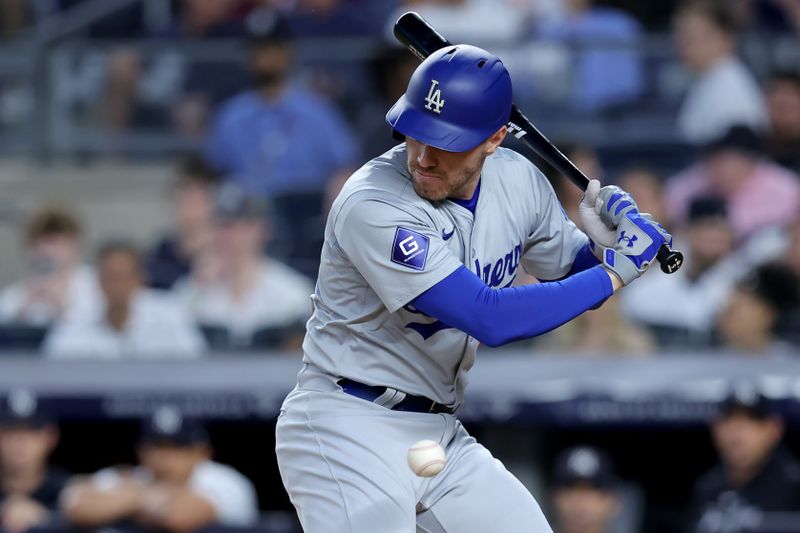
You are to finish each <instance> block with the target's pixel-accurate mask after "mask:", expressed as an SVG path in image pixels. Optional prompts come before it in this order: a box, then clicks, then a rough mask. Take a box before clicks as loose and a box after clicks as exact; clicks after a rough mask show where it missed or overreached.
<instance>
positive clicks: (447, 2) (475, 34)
mask: <svg viewBox="0 0 800 533" xmlns="http://www.w3.org/2000/svg"><path fill="white" fill-rule="evenodd" d="M406 11H416V12H417V13H419V14H420V15H421V16H422V17H423V18H424V19H425V20H427V21H428V22H429V23H430V24H431V26H433V27H434V28H436V30H437V31H438V32H439V33H441V34H442V35H444V36H445V37H447V38H448V40H450V42H452V43H470V44H476V45H479V46H480V45H494V46H497V45H498V44H502V43H506V44H510V43H514V44H516V43H517V42H518V40H519V38H520V37H521V36H522V34H523V32H524V30H525V27H526V25H527V22H528V17H527V15H528V13H529V12H530V7H529V6H526V5H524V4H523V3H522V2H519V1H518V0H404V1H403V2H402V3H401V5H400V7H399V8H398V9H397V11H395V12H394V13H393V14H392V15H391V16H390V17H389V18H388V20H387V21H386V22H387V25H386V35H387V36H388V39H389V41H390V42H394V41H395V39H394V36H393V33H392V28H393V26H394V23H395V21H396V20H397V19H398V18H400V15H402V14H403V13H405V12H406Z"/></svg>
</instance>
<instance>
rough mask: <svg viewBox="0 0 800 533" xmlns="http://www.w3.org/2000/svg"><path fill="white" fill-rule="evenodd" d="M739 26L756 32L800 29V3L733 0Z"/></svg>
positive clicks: (783, 0) (788, 0) (732, 7)
mask: <svg viewBox="0 0 800 533" xmlns="http://www.w3.org/2000/svg"><path fill="white" fill-rule="evenodd" d="M729 4H730V9H731V11H732V12H733V14H734V16H735V18H736V22H737V25H738V27H739V28H741V29H746V30H748V31H754V32H772V33H774V32H776V31H777V32H789V31H795V30H800V3H798V2H796V1H795V0H732V1H730V2H729Z"/></svg>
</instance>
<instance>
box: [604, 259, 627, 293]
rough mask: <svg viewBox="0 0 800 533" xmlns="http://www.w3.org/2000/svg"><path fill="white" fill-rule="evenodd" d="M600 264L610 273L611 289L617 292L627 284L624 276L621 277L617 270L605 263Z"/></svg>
mask: <svg viewBox="0 0 800 533" xmlns="http://www.w3.org/2000/svg"><path fill="white" fill-rule="evenodd" d="M600 266H601V267H602V268H603V270H604V271H605V272H606V274H608V277H609V279H610V280H611V289H612V290H613V291H614V292H617V291H618V290H619V289H621V288H622V287H624V286H625V283H623V281H622V278H620V277H619V276H618V275H617V273H616V272H614V271H613V270H611V269H610V268H608V267H607V266H605V265H600Z"/></svg>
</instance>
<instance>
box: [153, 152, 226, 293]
mask: <svg viewBox="0 0 800 533" xmlns="http://www.w3.org/2000/svg"><path fill="white" fill-rule="evenodd" d="M217 180H218V177H217V174H216V173H215V172H214V171H213V169H211V167H209V166H208V165H207V164H206V163H205V161H204V160H203V159H201V158H199V157H190V158H187V159H186V160H184V161H183V163H182V164H181V167H180V169H179V175H178V179H177V180H176V182H175V185H174V186H173V190H172V210H171V211H172V214H173V215H174V224H175V228H174V230H173V231H174V232H171V233H170V234H168V235H166V236H165V237H163V238H162V239H161V240H160V241H159V242H158V243H157V244H156V246H155V247H154V248H153V249H152V250H151V251H150V253H149V255H148V257H147V273H148V275H147V278H148V283H149V285H150V286H151V287H154V288H157V289H169V288H171V287H172V285H173V284H174V283H175V282H176V281H177V280H178V279H180V278H182V277H184V276H186V275H187V274H189V270H190V269H191V263H192V262H193V261H194V260H195V259H196V258H198V257H199V256H200V255H201V254H203V253H204V252H206V251H207V249H208V247H209V246H210V245H211V244H212V241H213V238H214V221H213V211H214V193H215V191H216V186H217Z"/></svg>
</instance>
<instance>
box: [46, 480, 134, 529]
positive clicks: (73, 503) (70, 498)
mask: <svg viewBox="0 0 800 533" xmlns="http://www.w3.org/2000/svg"><path fill="white" fill-rule="evenodd" d="M138 506H139V492H138V491H137V490H135V489H129V488H128V487H119V488H116V489H110V490H102V489H98V488H95V487H92V486H91V484H90V483H80V484H76V485H73V486H70V487H67V488H66V489H65V491H64V494H63V495H62V498H61V507H62V511H63V512H64V515H65V516H66V517H67V520H69V522H70V523H71V524H73V525H75V526H79V527H98V526H104V525H106V524H111V523H113V522H116V521H118V520H122V519H124V518H127V517H129V516H131V515H132V514H133V513H134V512H135V511H136V510H137V508H138Z"/></svg>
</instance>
